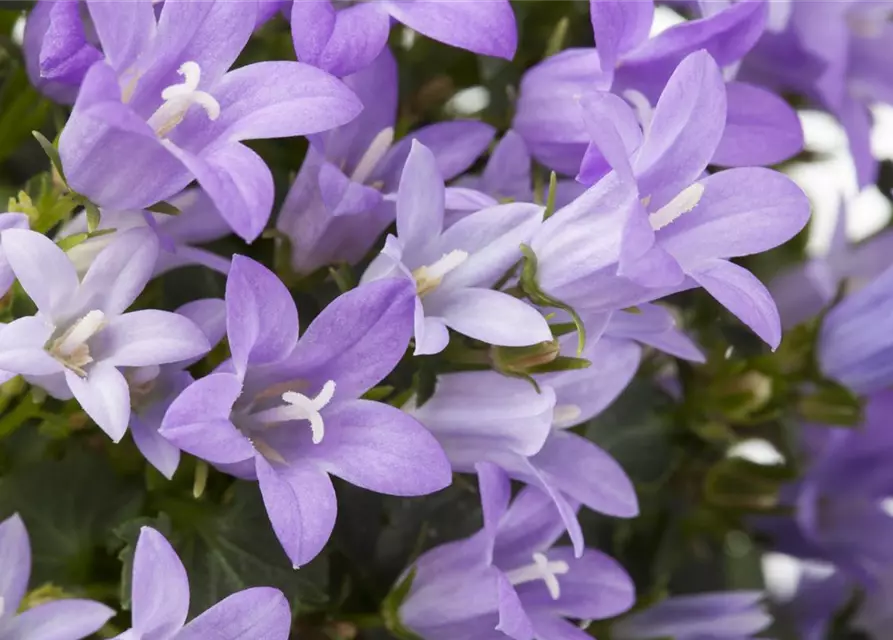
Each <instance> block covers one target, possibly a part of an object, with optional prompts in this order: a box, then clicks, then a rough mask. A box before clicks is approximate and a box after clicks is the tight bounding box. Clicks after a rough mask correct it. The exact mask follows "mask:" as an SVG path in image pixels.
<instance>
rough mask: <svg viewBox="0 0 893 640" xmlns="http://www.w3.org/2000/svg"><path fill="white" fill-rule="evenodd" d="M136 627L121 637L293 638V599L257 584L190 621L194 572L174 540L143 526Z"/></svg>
mask: <svg viewBox="0 0 893 640" xmlns="http://www.w3.org/2000/svg"><path fill="white" fill-rule="evenodd" d="M131 584H132V587H131V603H132V604H131V612H132V616H133V623H132V624H133V627H132V628H130V629H128V630H127V631H125V632H124V633H122V634H121V635H119V636H117V640H148V639H149V638H151V639H152V640H205V639H207V638H214V639H215V640H248V639H249V638H256V639H257V640H287V639H288V637H289V630H290V629H291V611H290V610H289V607H288V601H287V600H286V599H285V596H284V595H282V592H281V591H279V589H273V588H272V587H254V588H251V589H245V590H243V591H239V592H237V593H234V594H232V595H231V596H228V597H226V598H224V599H223V600H221V601H220V602H218V603H217V604H215V605H214V606H213V607H211V608H210V609H208V610H207V611H205V612H203V613H201V614H200V615H199V616H198V617H196V618H194V619H193V620H190V621H189V623H186V616H187V614H188V612H189V577H188V576H187V575H186V569H185V568H184V567H183V563H182V562H181V561H180V558H179V557H178V556H177V552H176V551H174V549H173V547H171V545H170V543H169V542H168V541H167V540H166V539H165V537H164V536H163V535H161V534H160V533H159V532H158V531H156V530H155V529H152V528H151V527H143V528H142V529H141V530H140V536H139V539H138V540H137V543H136V550H135V552H134V556H133V578H132V580H131Z"/></svg>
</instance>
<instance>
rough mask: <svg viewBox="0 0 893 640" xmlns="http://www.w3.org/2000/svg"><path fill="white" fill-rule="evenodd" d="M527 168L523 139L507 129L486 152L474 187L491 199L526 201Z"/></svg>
mask: <svg viewBox="0 0 893 640" xmlns="http://www.w3.org/2000/svg"><path fill="white" fill-rule="evenodd" d="M531 171H532V164H531V159H530V152H529V151H528V150H527V145H526V144H524V139H523V138H522V137H521V136H519V135H518V134H517V133H516V132H515V131H512V130H509V131H507V132H506V133H505V135H504V136H502V139H501V140H500V141H499V143H498V144H497V145H496V147H495V148H494V149H493V152H492V153H491V154H490V159H489V160H488V161H487V166H486V167H485V168H484V172H483V174H481V177H480V180H479V185H478V186H479V188H480V189H482V190H484V191H486V192H487V193H488V194H489V195H491V196H493V197H495V198H514V199H516V200H522V199H523V200H527V199H529V197H530V194H531V188H532V184H531ZM447 208H450V207H449V206H448V207H447ZM479 208H480V209H483V208H484V207H479Z"/></svg>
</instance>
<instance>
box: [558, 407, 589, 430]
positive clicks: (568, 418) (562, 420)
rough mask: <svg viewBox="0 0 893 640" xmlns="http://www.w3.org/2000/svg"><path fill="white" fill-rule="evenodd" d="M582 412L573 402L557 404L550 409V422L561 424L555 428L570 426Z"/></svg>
mask: <svg viewBox="0 0 893 640" xmlns="http://www.w3.org/2000/svg"><path fill="white" fill-rule="evenodd" d="M582 413H583V410H582V409H580V407H578V406H577V405H575V404H559V405H557V406H556V407H555V409H553V410H552V424H556V425H561V426H558V427H557V428H559V429H564V428H566V427H568V426H571V425H572V424H573V421H574V420H576V419H577V418H579V417H580V415H581V414H582Z"/></svg>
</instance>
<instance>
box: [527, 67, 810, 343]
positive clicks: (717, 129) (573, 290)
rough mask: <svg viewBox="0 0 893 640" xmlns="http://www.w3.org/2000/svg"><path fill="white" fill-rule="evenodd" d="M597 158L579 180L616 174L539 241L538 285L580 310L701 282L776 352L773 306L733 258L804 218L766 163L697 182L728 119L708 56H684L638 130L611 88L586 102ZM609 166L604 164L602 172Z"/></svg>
mask: <svg viewBox="0 0 893 640" xmlns="http://www.w3.org/2000/svg"><path fill="white" fill-rule="evenodd" d="M585 103H586V105H587V109H586V111H585V115H586V119H587V126H588V127H589V130H590V133H591V135H592V136H593V139H594V142H593V147H594V148H597V150H598V152H600V153H599V154H587V161H584V165H583V167H582V169H581V177H584V178H586V177H589V176H594V177H597V176H598V175H599V174H600V173H601V172H603V170H604V168H603V167H602V165H601V163H600V161H601V155H604V157H606V158H608V161H609V164H610V167H612V168H613V169H614V170H613V171H612V172H611V173H609V174H608V175H607V176H605V177H604V178H601V179H600V180H599V181H598V182H597V183H596V184H595V186H593V187H592V188H590V189H589V190H588V191H586V192H585V193H584V194H583V195H582V196H580V197H579V198H578V199H577V200H575V201H574V202H572V203H571V204H569V205H567V206H566V207H564V208H562V209H561V210H559V211H557V212H556V213H555V215H553V216H552V217H551V218H549V219H548V220H547V221H546V222H545V223H544V224H543V225H542V227H541V229H540V231H539V232H538V233H537V234H536V235H535V236H534V238H533V241H532V243H531V246H532V248H533V250H534V251H535V253H536V255H537V258H538V261H539V271H538V273H537V276H538V279H539V284H540V286H541V288H542V289H543V290H544V291H545V292H546V293H547V294H549V295H551V296H553V297H554V298H555V299H558V300H561V301H562V302H564V303H565V304H569V305H571V306H573V307H574V308H576V309H577V311H578V312H580V311H590V312H599V311H611V310H615V309H621V308H625V307H628V306H632V305H636V304H640V303H642V302H646V301H649V300H655V299H658V298H661V297H663V296H666V295H668V294H670V293H674V292H677V291H682V290H685V289H690V288H693V287H695V286H701V287H703V288H704V289H706V290H707V292H708V293H710V294H711V295H712V296H713V297H714V298H716V299H717V300H718V301H719V302H720V303H721V304H722V305H724V306H725V307H726V308H727V309H729V311H731V312H732V313H734V314H735V315H736V316H738V318H740V319H741V321H742V322H744V323H745V324H747V325H748V326H749V327H751V328H752V329H753V330H754V331H755V332H756V333H757V334H758V335H759V336H760V337H762V338H763V339H764V340H765V341H766V342H768V343H769V344H770V345H771V346H772V347H773V348H774V347H776V346H777V345H778V343H779V341H780V339H781V326H780V320H779V318H778V311H777V309H776V307H775V303H774V302H773V300H772V298H771V296H770V295H769V293H768V291H767V290H766V288H765V287H764V286H763V285H762V284H761V283H760V282H759V280H757V279H756V278H755V277H754V276H753V275H752V274H751V273H750V272H748V271H746V270H745V269H743V268H742V267H739V266H737V265H736V264H734V263H732V262H730V261H729V260H728V258H733V257H738V256H745V255H750V254H754V253H759V252H761V251H766V250H768V249H770V248H773V247H775V246H778V245H779V244H781V243H783V242H785V241H786V240H789V239H790V238H791V237H793V236H794V235H795V234H796V233H797V232H799V231H800V230H801V229H802V228H803V227H804V226H805V224H806V222H807V220H808V219H809V201H808V200H807V198H806V196H805V195H804V194H803V192H802V191H801V190H800V188H799V187H797V186H796V185H795V184H794V183H793V182H791V181H790V180H789V179H788V178H786V177H785V176H783V175H781V174H780V173H777V172H774V171H771V170H768V169H762V168H740V169H730V170H727V171H722V172H720V173H716V174H713V175H709V176H707V177H703V174H704V170H705V169H706V167H707V164H708V163H709V162H710V158H711V157H712V156H713V153H714V151H715V149H716V145H717V144H718V142H719V140H720V138H721V136H722V132H723V128H724V123H725V113H726V95H725V87H724V85H723V81H722V76H721V74H720V71H719V68H718V67H717V66H716V63H715V62H714V61H713V59H712V58H711V57H710V56H709V55H708V54H706V53H704V52H698V53H694V54H692V55H690V56H689V57H688V58H686V59H685V60H684V61H683V62H682V63H681V64H680V65H679V67H678V69H676V71H675V72H674V73H673V76H672V77H671V78H670V80H669V82H668V83H667V87H666V89H665V90H664V92H663V94H661V97H660V100H659V101H658V103H657V107H656V108H655V110H654V114H653V117H652V119H651V121H650V123H649V125H648V127H647V131H646V132H645V133H644V134H643V133H642V131H641V129H640V128H639V125H638V124H637V123H636V120H635V117H634V116H633V114H632V112H631V110H630V109H629V107H628V106H627V105H626V104H625V103H623V102H622V101H621V100H620V99H619V98H617V97H616V96H614V95H612V94H608V93H601V94H591V95H590V96H589V97H588V98H586V100H585ZM605 168H606V167H605Z"/></svg>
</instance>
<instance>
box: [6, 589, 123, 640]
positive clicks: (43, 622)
mask: <svg viewBox="0 0 893 640" xmlns="http://www.w3.org/2000/svg"><path fill="white" fill-rule="evenodd" d="M113 615H115V611H114V610H112V609H110V608H109V607H107V606H105V605H104V604H101V603H99V602H93V601H92V600H78V599H67V600H55V601H53V602H47V603H45V604H42V605H39V606H37V607H34V608H33V609H28V611H25V612H23V613H20V614H19V615H17V616H16V617H15V618H13V619H12V620H10V621H9V623H8V624H5V625H4V626H3V632H4V635H5V636H6V637H9V638H22V639H23V640H32V639H33V640H81V638H86V637H88V636H90V635H91V634H93V633H94V632H96V631H99V629H100V628H101V627H102V625H104V624H105V623H106V622H107V621H108V620H109V619H111V617H112V616H113Z"/></svg>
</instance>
